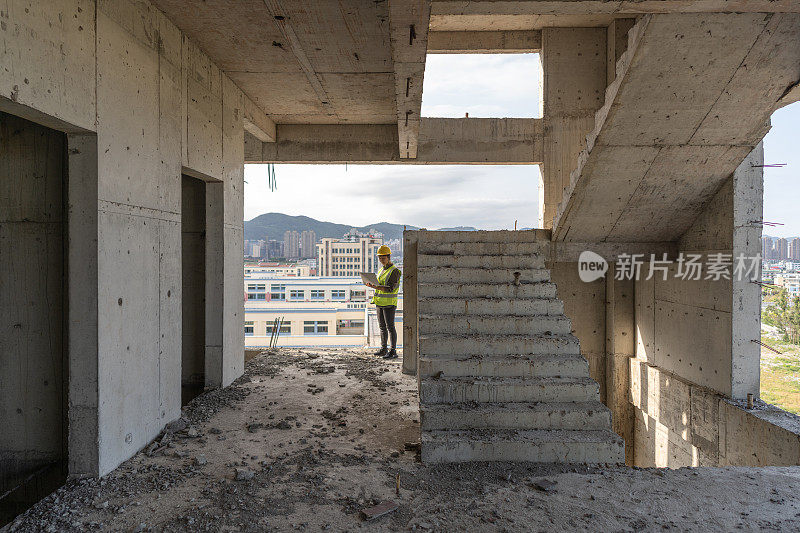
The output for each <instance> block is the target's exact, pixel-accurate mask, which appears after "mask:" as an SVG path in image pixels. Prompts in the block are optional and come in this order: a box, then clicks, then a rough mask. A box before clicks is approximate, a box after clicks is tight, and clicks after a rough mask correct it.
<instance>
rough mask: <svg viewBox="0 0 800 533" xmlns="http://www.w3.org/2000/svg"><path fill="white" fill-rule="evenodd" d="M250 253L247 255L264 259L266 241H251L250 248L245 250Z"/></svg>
mask: <svg viewBox="0 0 800 533" xmlns="http://www.w3.org/2000/svg"><path fill="white" fill-rule="evenodd" d="M245 251H247V252H249V253H247V254H246V255H248V256H250V257H263V256H264V241H250V246H249V248H245Z"/></svg>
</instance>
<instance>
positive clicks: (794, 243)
mask: <svg viewBox="0 0 800 533" xmlns="http://www.w3.org/2000/svg"><path fill="white" fill-rule="evenodd" d="M788 259H791V260H792V261H800V238H798V237H795V238H794V239H792V240H791V241H789V257H788Z"/></svg>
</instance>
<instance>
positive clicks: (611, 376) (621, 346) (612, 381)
mask: <svg viewBox="0 0 800 533" xmlns="http://www.w3.org/2000/svg"><path fill="white" fill-rule="evenodd" d="M614 270H615V266H614V264H611V265H609V272H608V274H607V275H606V402H605V403H606V406H608V408H609V409H611V427H612V429H613V430H614V431H615V432H616V433H617V434H618V435H620V436H621V437H622V438H623V439H625V463H626V464H628V465H632V464H633V458H634V455H633V445H634V442H633V440H634V434H633V428H634V407H633V404H632V403H631V401H630V390H629V389H630V359H631V358H632V357H635V349H636V347H635V324H636V322H635V319H634V298H633V291H634V281H633V280H615V279H614Z"/></svg>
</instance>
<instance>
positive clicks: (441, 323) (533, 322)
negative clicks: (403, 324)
mask: <svg viewBox="0 0 800 533" xmlns="http://www.w3.org/2000/svg"><path fill="white" fill-rule="evenodd" d="M571 329H572V325H571V323H570V320H569V319H568V318H567V317H565V316H564V315H538V316H513V315H505V316H502V315H501V316H496V315H495V316H492V315H419V332H420V334H421V335H425V334H429V333H453V332H461V333H466V334H469V333H492V334H497V335H500V334H510V335H530V334H538V333H552V334H556V335H559V334H567V333H570V331H571Z"/></svg>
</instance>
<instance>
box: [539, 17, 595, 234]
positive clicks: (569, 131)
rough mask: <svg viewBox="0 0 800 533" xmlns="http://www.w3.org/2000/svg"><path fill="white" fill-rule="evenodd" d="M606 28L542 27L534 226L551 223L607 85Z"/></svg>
mask: <svg viewBox="0 0 800 533" xmlns="http://www.w3.org/2000/svg"><path fill="white" fill-rule="evenodd" d="M607 33H608V30H607V29H606V28H544V29H543V30H542V51H541V54H540V58H541V61H542V75H543V83H542V98H543V101H544V102H543V103H544V106H543V116H542V118H543V120H544V132H543V133H544V136H543V139H544V146H543V154H542V157H543V161H544V164H543V165H542V168H541V180H540V186H539V227H540V228H551V227H552V226H553V218H554V217H555V215H556V210H557V208H558V204H559V202H561V199H562V195H563V193H564V188H566V187H567V186H568V185H569V175H570V172H572V170H573V169H574V168H575V167H576V166H577V160H578V154H579V153H580V151H581V150H582V149H583V148H584V145H585V144H586V134H587V133H589V131H590V130H591V129H592V128H593V127H594V112H595V111H597V110H598V109H599V108H600V107H601V106H602V105H603V102H604V97H605V89H606V54H607V41H608V35H607Z"/></svg>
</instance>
